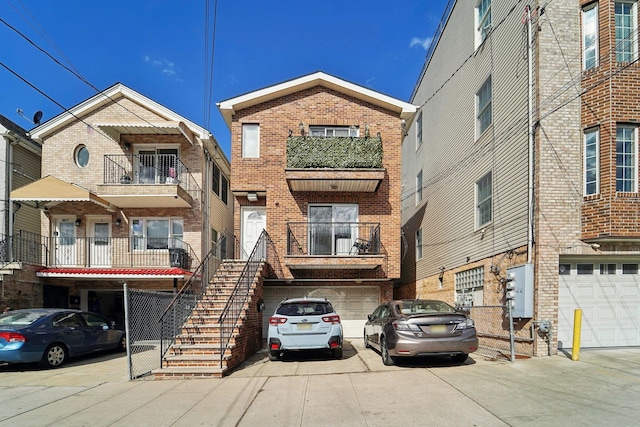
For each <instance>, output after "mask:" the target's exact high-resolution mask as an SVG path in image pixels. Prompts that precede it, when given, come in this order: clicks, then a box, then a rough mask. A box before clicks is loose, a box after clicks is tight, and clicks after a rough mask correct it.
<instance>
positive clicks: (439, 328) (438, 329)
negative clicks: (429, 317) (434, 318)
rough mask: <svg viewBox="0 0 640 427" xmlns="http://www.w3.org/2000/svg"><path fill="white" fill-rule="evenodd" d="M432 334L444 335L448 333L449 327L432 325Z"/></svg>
mask: <svg viewBox="0 0 640 427" xmlns="http://www.w3.org/2000/svg"><path fill="white" fill-rule="evenodd" d="M430 331H431V333H432V334H444V333H445V332H447V325H431V329H430Z"/></svg>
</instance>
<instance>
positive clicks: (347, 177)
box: [285, 168, 385, 193]
mask: <svg viewBox="0 0 640 427" xmlns="http://www.w3.org/2000/svg"><path fill="white" fill-rule="evenodd" d="M384 174H385V170H384V169H326V168H325V169H286V170H285V177H286V179H287V184H288V185H289V189H290V190H291V191H316V192H317V191H320V192H352V193H353V192H355V193H372V192H375V191H376V190H377V189H378V186H379V185H380V182H382V180H384Z"/></svg>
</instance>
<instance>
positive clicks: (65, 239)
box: [53, 218, 78, 266]
mask: <svg viewBox="0 0 640 427" xmlns="http://www.w3.org/2000/svg"><path fill="white" fill-rule="evenodd" d="M53 241H54V244H55V250H54V260H53V262H54V264H55V265H59V266H76V265H77V264H78V242H77V239H76V224H75V219H73V218H59V219H57V220H56V227H55V232H54V236H53Z"/></svg>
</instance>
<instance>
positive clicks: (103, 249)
mask: <svg viewBox="0 0 640 427" xmlns="http://www.w3.org/2000/svg"><path fill="white" fill-rule="evenodd" d="M88 231H89V266H90V267H111V222H110V221H109V220H108V219H106V218H104V219H100V218H92V219H90V220H89V228H88Z"/></svg>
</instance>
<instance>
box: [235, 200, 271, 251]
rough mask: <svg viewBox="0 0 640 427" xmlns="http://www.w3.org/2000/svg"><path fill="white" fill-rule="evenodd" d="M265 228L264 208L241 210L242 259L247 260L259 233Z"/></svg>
mask: <svg viewBox="0 0 640 427" xmlns="http://www.w3.org/2000/svg"><path fill="white" fill-rule="evenodd" d="M265 228H267V210H266V208H254V207H245V208H242V254H241V256H242V259H247V258H249V255H251V252H252V251H253V247H254V246H255V245H256V243H257V242H258V238H259V237H260V233H262V230H264V229H265Z"/></svg>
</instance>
